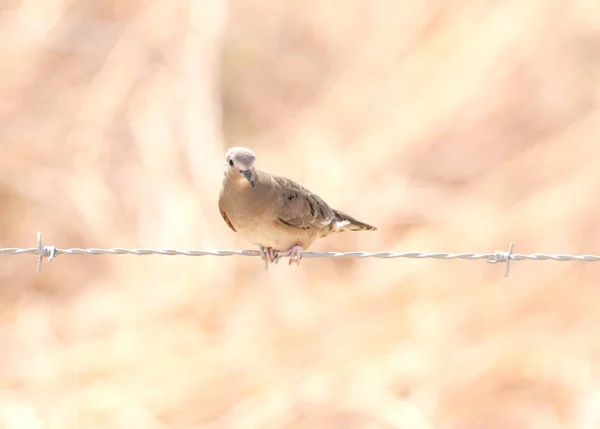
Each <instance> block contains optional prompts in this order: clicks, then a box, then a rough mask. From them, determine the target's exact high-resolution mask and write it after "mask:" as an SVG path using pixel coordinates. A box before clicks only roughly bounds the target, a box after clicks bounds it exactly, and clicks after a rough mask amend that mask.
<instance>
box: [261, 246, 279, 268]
mask: <svg viewBox="0 0 600 429" xmlns="http://www.w3.org/2000/svg"><path fill="white" fill-rule="evenodd" d="M276 253H277V251H276V250H274V249H273V248H272V247H263V246H260V258H261V259H262V260H264V261H265V270H268V269H269V262H275V260H276V259H277V254H276ZM275 263H276V262H275Z"/></svg>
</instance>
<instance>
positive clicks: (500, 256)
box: [488, 243, 514, 277]
mask: <svg viewBox="0 0 600 429" xmlns="http://www.w3.org/2000/svg"><path fill="white" fill-rule="evenodd" d="M513 247H514V243H510V246H508V252H505V251H503V250H496V251H495V252H494V259H490V260H488V263H490V264H499V263H501V262H506V269H505V271H504V277H508V272H509V271H510V260H511V256H512V252H513Z"/></svg>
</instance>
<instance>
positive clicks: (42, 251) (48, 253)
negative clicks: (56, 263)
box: [37, 231, 56, 273]
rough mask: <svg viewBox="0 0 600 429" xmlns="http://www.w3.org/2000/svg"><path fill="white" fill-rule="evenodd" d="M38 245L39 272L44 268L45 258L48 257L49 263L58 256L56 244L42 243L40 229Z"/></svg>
mask: <svg viewBox="0 0 600 429" xmlns="http://www.w3.org/2000/svg"><path fill="white" fill-rule="evenodd" d="M37 245H38V247H37V254H38V261H37V272H38V273H39V272H40V271H41V270H42V262H43V261H44V258H48V263H50V262H52V260H53V259H54V257H55V256H56V246H44V245H43V244H42V233H41V232H40V231H38V233H37Z"/></svg>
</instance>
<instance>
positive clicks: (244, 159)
mask: <svg viewBox="0 0 600 429" xmlns="http://www.w3.org/2000/svg"><path fill="white" fill-rule="evenodd" d="M255 159H256V156H255V155H254V152H252V151H251V150H250V149H248V148H245V147H239V146H237V147H232V148H229V150H228V151H227V154H226V155H225V164H226V165H227V166H229V167H232V166H231V165H230V164H229V160H232V161H233V163H234V165H235V167H236V168H239V169H242V170H247V169H250V168H252V167H253V166H254V161H255Z"/></svg>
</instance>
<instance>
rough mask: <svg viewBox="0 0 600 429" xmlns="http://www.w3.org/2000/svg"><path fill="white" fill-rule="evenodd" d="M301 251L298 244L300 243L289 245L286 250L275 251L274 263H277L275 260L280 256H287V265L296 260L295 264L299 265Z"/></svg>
mask: <svg viewBox="0 0 600 429" xmlns="http://www.w3.org/2000/svg"><path fill="white" fill-rule="evenodd" d="M302 252H303V250H302V246H300V245H295V246H292V247H290V248H289V249H288V250H284V251H280V252H277V257H276V258H275V263H277V261H279V259H280V258H281V257H282V256H289V257H290V262H289V265H291V264H292V262H296V264H298V265H300V260H301V259H302Z"/></svg>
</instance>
